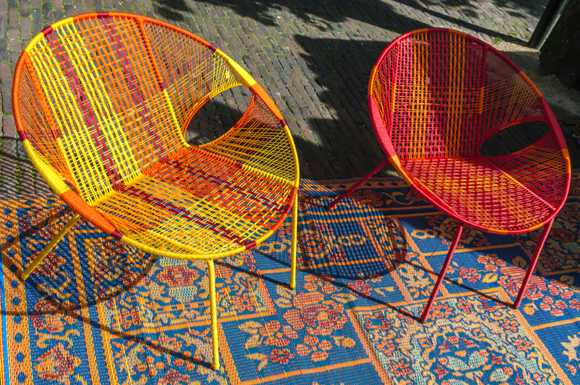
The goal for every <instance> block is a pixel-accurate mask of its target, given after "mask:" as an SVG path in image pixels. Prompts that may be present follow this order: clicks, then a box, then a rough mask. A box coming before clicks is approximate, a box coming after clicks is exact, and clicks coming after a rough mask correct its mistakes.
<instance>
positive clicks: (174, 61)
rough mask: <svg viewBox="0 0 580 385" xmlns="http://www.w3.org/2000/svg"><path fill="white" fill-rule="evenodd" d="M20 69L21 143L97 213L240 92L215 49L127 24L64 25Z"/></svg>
mask: <svg viewBox="0 0 580 385" xmlns="http://www.w3.org/2000/svg"><path fill="white" fill-rule="evenodd" d="M21 61H22V62H23V66H22V68H21V70H20V72H19V73H18V76H17V77H16V78H15V85H14V87H15V88H17V91H16V92H17V94H18V98H15V101H14V102H15V103H18V111H19V115H20V116H19V122H20V127H19V130H20V133H21V135H22V136H24V137H25V138H27V139H29V141H30V142H31V144H32V146H33V147H34V149H35V150H36V151H37V152H38V153H39V154H40V156H41V157H42V158H43V160H44V161H45V162H47V163H48V164H50V165H52V167H54V168H55V169H56V170H57V171H58V172H59V173H61V175H62V176H63V177H64V178H66V179H67V180H68V181H69V184H71V185H73V186H74V187H75V188H76V189H77V190H78V191H79V193H80V195H81V197H82V198H83V199H84V200H85V201H86V202H87V203H89V204H91V203H94V202H96V201H98V200H99V199H101V198H102V197H104V196H106V195H107V194H108V193H109V192H111V191H112V190H113V189H114V188H115V186H117V185H119V184H122V183H125V184H126V183H129V182H131V181H132V180H134V179H135V178H138V177H139V175H141V174H142V172H143V171H144V170H145V169H147V167H150V166H151V165H153V164H154V163H156V162H157V161H159V160H163V159H164V158H166V157H167V156H168V155H170V154H172V153H175V152H176V151H177V150H179V149H180V148H182V147H184V146H186V145H187V144H186V142H185V139H184V135H183V130H184V128H185V127H186V126H187V123H188V121H189V119H190V118H191V117H192V115H193V113H195V111H196V110H198V109H199V108H200V107H201V106H202V105H203V103H204V102H205V101H206V100H208V99H209V98H211V97H212V96H214V95H216V94H218V93H220V92H222V91H224V90H225V89H228V88H231V87H234V86H236V85H239V84H240V83H239V82H238V80H237V79H236V77H235V76H234V74H233V73H232V72H231V71H230V69H229V66H228V65H227V63H226V62H225V61H224V59H223V58H222V57H221V56H219V55H217V54H216V52H215V49H214V48H213V47H212V46H211V45H210V44H208V43H206V42H204V41H203V40H201V39H199V38H196V37H195V36H193V35H191V34H186V33H184V32H182V31H181V30H178V29H177V28H174V27H171V26H169V25H167V24H164V23H162V22H157V21H154V20H152V19H148V18H141V17H138V16H132V15H124V14H92V15H83V16H81V17H75V18H70V19H65V20H63V21H61V22H59V23H56V24H54V25H53V26H51V27H49V28H47V29H45V30H44V31H43V33H42V34H41V35H39V36H37V37H36V38H35V39H33V41H32V42H31V43H30V45H29V46H28V47H27V48H26V50H25V52H24V53H23V56H22V58H21Z"/></svg>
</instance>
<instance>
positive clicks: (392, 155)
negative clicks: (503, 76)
mask: <svg viewBox="0 0 580 385" xmlns="http://www.w3.org/2000/svg"><path fill="white" fill-rule="evenodd" d="M425 32H447V33H456V34H459V35H462V36H464V37H466V38H467V39H469V40H471V41H473V42H476V43H478V44H480V45H482V46H483V47H484V49H485V50H490V51H491V52H493V53H494V54H495V55H497V56H498V57H499V58H500V59H502V60H503V61H504V62H505V63H507V64H508V65H509V66H510V67H511V68H512V69H513V70H514V71H515V72H516V73H517V74H518V76H520V77H521V78H522V79H523V80H524V81H525V82H526V83H527V84H528V86H530V87H531V89H532V90H533V91H534V93H536V95H537V96H538V98H539V99H540V101H541V104H542V109H543V116H542V117H541V118H540V117H539V116H538V118H539V119H537V120H536V121H542V122H544V123H546V125H547V126H548V127H549V130H548V131H547V133H546V135H547V134H548V133H550V132H551V133H552V134H554V137H555V138H556V141H557V142H558V145H559V147H560V151H561V154H562V157H563V158H564V160H565V162H566V185H565V188H564V193H563V194H562V197H561V201H560V203H559V205H558V206H557V207H555V209H554V211H553V212H552V213H551V214H550V215H549V216H548V217H547V218H545V219H543V220H542V221H541V222H540V223H537V224H536V225H534V226H531V227H530V228H527V229H519V230H502V229H493V228H488V227H485V226H482V225H479V224H477V223H474V222H472V221H468V220H466V219H465V218H462V217H461V216H459V215H457V214H455V213H454V212H453V211H451V210H449V208H447V207H445V206H446V204H445V203H444V202H443V201H441V199H440V198H439V197H437V196H436V195H435V194H433V193H431V192H430V191H429V190H428V189H427V188H424V187H422V186H420V185H419V184H418V183H417V181H416V180H415V179H414V178H413V177H412V176H411V175H410V174H409V173H408V172H407V171H406V170H405V168H404V167H403V165H402V164H401V161H400V159H399V157H398V155H397V152H396V151H395V148H394V146H393V144H392V142H391V138H390V136H389V135H387V140H388V143H387V144H386V145H385V144H383V142H382V141H381V140H378V142H379V145H380V147H381V149H382V150H383V152H384V153H385V155H386V156H387V159H388V160H389V162H390V163H391V165H392V166H393V167H394V168H395V170H396V171H397V172H398V173H399V175H401V176H402V177H403V179H404V180H405V181H406V182H407V183H408V184H409V185H410V186H411V187H412V188H413V189H414V190H415V191H417V193H418V194H419V195H420V196H421V197H422V198H423V199H425V200H427V201H428V202H431V203H432V204H433V205H434V206H436V207H437V208H438V209H439V210H441V211H443V212H444V213H446V214H447V215H449V216H450V217H452V218H453V219H455V220H457V221H458V222H459V223H462V224H464V225H467V226H469V227H471V228H474V229H476V230H480V231H485V232H489V233H495V234H514V235H515V234H525V233H529V232H532V231H534V230H537V229H539V228H541V227H543V226H544V225H546V224H548V223H549V222H550V221H551V220H553V219H554V217H555V216H556V215H557V214H558V213H559V212H560V210H561V209H562V207H564V205H565V203H566V200H567V197H568V194H569V191H570V186H571V175H572V166H571V161H570V155H569V152H568V146H567V144H566V139H565V138H564V134H563V133H562V130H561V128H560V124H559V123H558V120H557V119H556V116H555V114H554V112H553V111H552V109H551V107H550V105H549V104H548V102H547V100H546V98H545V97H544V95H543V94H542V92H541V91H540V89H539V88H538V86H537V85H536V84H534V82H533V81H532V80H531V79H530V78H529V77H528V75H527V74H526V73H525V72H524V71H523V70H522V69H521V68H520V67H518V66H517V65H516V64H515V63H514V62H513V61H512V60H511V59H510V58H509V57H508V56H507V55H506V54H504V53H503V52H501V51H500V50H499V49H497V48H495V47H493V46H492V45H491V44H489V43H487V42H485V41H483V40H481V39H479V38H477V37H475V36H473V35H470V34H468V33H465V32H462V31H458V30H456V29H453V28H421V29H416V30H412V31H409V32H406V33H404V34H402V35H400V36H398V37H397V38H395V39H394V40H392V41H391V42H390V43H389V44H387V46H386V47H385V48H384V49H383V51H382V52H381V54H380V55H379V57H378V58H377V60H376V61H375V64H374V65H373V67H372V70H371V74H370V77H369V82H368V92H367V103H368V109H369V117H370V120H371V123H372V126H373V131H374V133H375V136H376V137H377V138H379V133H380V132H381V131H384V130H386V127H385V124H384V122H383V121H382V118H381V116H380V114H379V111H378V106H377V104H376V102H375V100H374V96H373V84H374V82H375V80H376V77H377V74H378V71H379V67H380V65H381V64H382V62H383V60H384V59H385V57H386V56H387V54H388V53H389V52H390V51H391V50H392V49H393V48H394V47H395V46H397V45H398V44H399V43H400V42H401V41H403V40H404V39H406V38H408V37H410V36H413V35H415V34H417V33H425ZM518 123H521V121H514V122H511V123H510V126H511V125H514V124H518ZM546 135H545V136H546ZM540 140H541V139H540ZM532 145H533V144H532ZM528 147H529V146H528ZM525 148H527V147H525ZM525 148H524V149H525ZM524 149H521V150H519V151H522V150H524ZM447 206H448V205H447Z"/></svg>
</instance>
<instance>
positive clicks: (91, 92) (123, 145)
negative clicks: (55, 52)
mask: <svg viewBox="0 0 580 385" xmlns="http://www.w3.org/2000/svg"><path fill="white" fill-rule="evenodd" d="M58 35H59V41H60V43H61V45H62V46H63V47H64V49H65V51H66V53H67V54H68V56H69V58H70V59H71V61H72V64H73V66H74V69H75V72H76V75H77V76H78V78H79V80H80V83H81V85H82V87H83V88H84V90H85V91H86V95H87V97H88V99H89V103H90V105H91V107H92V109H93V110H94V112H95V115H96V118H97V121H98V125H99V126H100V127H101V130H102V132H103V134H104V138H105V140H106V143H107V146H108V148H109V149H110V151H111V154H112V156H113V159H114V161H115V166H116V168H117V170H118V171H119V173H120V174H121V177H122V178H123V181H124V182H129V181H131V180H132V179H134V178H135V177H137V176H138V175H139V174H140V172H139V168H138V165H137V161H136V159H135V157H134V156H133V152H132V150H131V148H130V146H129V143H128V140H127V136H126V135H125V132H124V131H123V127H122V126H121V124H120V121H119V118H118V117H117V114H116V113H115V111H114V109H113V105H112V103H111V99H110V98H109V95H108V94H107V90H106V89H105V87H104V85H103V82H102V80H101V79H100V71H99V69H98V68H97V67H96V66H95V64H94V63H93V61H92V59H91V54H90V52H89V51H88V50H87V48H86V47H85V44H84V43H83V40H82V39H81V37H80V35H79V32H78V31H77V29H76V27H75V25H74V23H68V24H64V25H62V27H61V28H59V29H58Z"/></svg>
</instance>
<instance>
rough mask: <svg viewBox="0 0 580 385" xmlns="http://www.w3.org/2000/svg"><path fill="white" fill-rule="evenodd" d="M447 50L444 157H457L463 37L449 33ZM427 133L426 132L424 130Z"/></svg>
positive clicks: (461, 108) (460, 127) (458, 150)
mask: <svg viewBox="0 0 580 385" xmlns="http://www.w3.org/2000/svg"><path fill="white" fill-rule="evenodd" d="M450 39H451V49H450V50H449V62H450V63H451V64H450V65H449V93H448V95H449V101H448V108H447V129H446V130H445V155H447V156H457V155H459V152H460V149H461V140H462V138H461V131H462V128H463V127H462V124H463V119H464V118H463V105H464V98H463V87H464V79H463V78H464V76H465V68H464V63H465V35H463V34H462V33H456V32H451V33H450ZM424 131H427V130H424Z"/></svg>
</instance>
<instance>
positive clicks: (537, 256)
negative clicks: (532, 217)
mask: <svg viewBox="0 0 580 385" xmlns="http://www.w3.org/2000/svg"><path fill="white" fill-rule="evenodd" d="M552 224H554V219H552V220H551V221H550V222H548V223H547V224H546V225H545V226H544V230H543V231H542V234H541V235H540V238H539V239H538V244H537V245H536V250H534V255H533V257H532V260H531V263H530V266H528V270H527V271H526V275H525V276H524V280H523V283H522V286H521V287H520V291H519V292H518V296H517V297H516V300H515V301H514V305H513V306H514V309H517V308H518V307H520V304H521V303H522V300H523V299H524V295H525V294H526V289H527V288H528V283H529V282H530V279H531V278H532V274H533V273H534V270H536V266H537V264H538V260H539V259H540V254H541V253H542V249H543V248H544V244H545V243H546V239H548V234H549V233H550V230H551V229H552Z"/></svg>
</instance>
